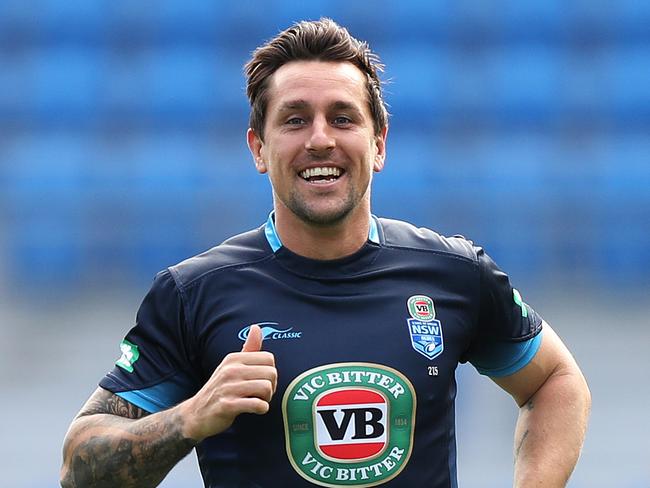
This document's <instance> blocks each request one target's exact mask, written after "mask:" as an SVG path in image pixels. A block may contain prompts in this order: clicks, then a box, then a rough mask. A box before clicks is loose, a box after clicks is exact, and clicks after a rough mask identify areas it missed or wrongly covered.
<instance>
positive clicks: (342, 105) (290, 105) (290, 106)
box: [279, 99, 360, 113]
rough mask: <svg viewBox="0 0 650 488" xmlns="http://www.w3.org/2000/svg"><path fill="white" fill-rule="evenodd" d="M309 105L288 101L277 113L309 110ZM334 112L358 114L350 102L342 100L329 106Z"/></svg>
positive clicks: (356, 108)
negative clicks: (349, 111)
mask: <svg viewBox="0 0 650 488" xmlns="http://www.w3.org/2000/svg"><path fill="white" fill-rule="evenodd" d="M309 106H310V104H309V103H308V102H307V101H306V100H302V99H298V100H288V101H286V102H284V103H283V104H282V105H280V108H279V111H281V112H284V111H287V110H304V109H306V108H309ZM331 108H332V109H334V110H352V111H354V112H357V113H358V112H360V110H359V108H358V107H357V106H356V105H355V104H353V103H350V102H345V101H343V100H339V101H336V102H334V103H333V104H332V106H331Z"/></svg>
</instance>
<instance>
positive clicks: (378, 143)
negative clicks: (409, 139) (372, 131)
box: [372, 126, 388, 173]
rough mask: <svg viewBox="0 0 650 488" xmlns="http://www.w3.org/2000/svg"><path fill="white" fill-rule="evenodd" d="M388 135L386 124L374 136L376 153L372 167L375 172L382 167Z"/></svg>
mask: <svg viewBox="0 0 650 488" xmlns="http://www.w3.org/2000/svg"><path fill="white" fill-rule="evenodd" d="M387 136H388V126H385V127H384V128H383V129H382V130H381V132H380V133H379V134H378V135H376V136H375V147H376V149H377V154H376V156H375V162H374V164H373V166H372V169H373V170H374V171H375V173H379V172H380V171H381V170H382V169H384V162H385V161H386V137H387Z"/></svg>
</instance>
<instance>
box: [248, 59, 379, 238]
mask: <svg viewBox="0 0 650 488" xmlns="http://www.w3.org/2000/svg"><path fill="white" fill-rule="evenodd" d="M385 141H386V129H384V130H383V131H382V132H381V134H380V135H378V136H376V135H375V134H374V126H373V120H372V117H371V114H370V109H369V107H368V94H367V91H366V80H365V76H364V75H363V74H362V72H361V71H360V70H359V69H358V68H357V67H356V66H354V65H353V64H351V63H348V62H322V61H292V62H290V63H287V64H285V65H283V66H282V67H280V68H279V69H278V70H277V71H276V72H275V73H274V74H273V76H272V77H271V79H270V80H269V91H268V106H267V111H266V124H265V128H264V141H262V139H261V138H259V137H257V135H256V134H254V133H253V132H252V131H251V130H249V132H248V144H249V147H250V149H251V152H252V153H253V157H254V158H255V165H256V167H257V170H258V171H259V172H260V173H267V172H268V174H269V178H270V180H271V184H272V186H273V194H274V202H275V207H276V210H277V211H278V212H280V211H283V210H284V208H286V209H288V210H290V211H291V212H292V213H293V214H294V215H295V216H297V217H298V218H299V219H300V220H302V221H303V222H305V223H308V224H312V225H321V226H323V225H331V224H336V223H338V222H341V221H342V220H343V219H344V218H345V217H347V216H348V215H350V214H351V213H352V212H354V211H360V212H366V213H367V212H369V210H370V182H371V180H372V173H373V171H380V170H381V169H382V168H383V164H384V156H385ZM282 207H284V208H282Z"/></svg>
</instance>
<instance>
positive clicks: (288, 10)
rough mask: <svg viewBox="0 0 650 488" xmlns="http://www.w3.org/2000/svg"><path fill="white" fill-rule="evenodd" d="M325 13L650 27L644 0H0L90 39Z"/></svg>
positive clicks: (397, 23)
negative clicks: (139, 29)
mask: <svg viewBox="0 0 650 488" xmlns="http://www.w3.org/2000/svg"><path fill="white" fill-rule="evenodd" d="M321 16H331V17H333V18H335V19H336V20H337V21H339V22H341V23H343V24H346V25H349V26H350V28H351V30H353V31H354V32H355V33H357V35H359V36H361V37H367V38H370V39H376V38H379V37H381V36H391V35H395V34H396V33H404V32H409V34H410V36H411V37H412V38H413V37H415V38H428V37H430V36H432V35H433V36H435V35H441V36H445V35H449V34H450V33H453V32H454V31H459V30H460V31H463V30H465V31H467V32H468V33H471V32H472V31H474V32H476V31H480V32H491V31H498V32H499V33H501V34H506V35H507V34H509V33H515V34H519V35H525V36H530V35H531V34H533V35H534V34H535V33H542V34H544V33H546V35H549V34H550V35H552V36H553V37H554V38H560V37H562V35H567V36H571V35H575V32H574V31H575V28H576V26H577V27H580V28H581V29H582V30H585V29H586V30H589V29H591V30H592V31H596V32H605V33H614V34H616V35H617V36H623V37H624V36H626V35H630V34H631V33H639V32H641V33H643V32H646V33H647V25H648V22H650V7H648V3H647V2H644V1H643V0H619V1H617V2H615V3H613V2H611V1H608V0H582V1H578V2H571V3H570V4H567V2H563V1H561V0H528V1H526V2H521V1H517V0H500V1H496V2H489V3H486V2H482V1H480V0H463V1H436V2H431V1H427V0H419V1H414V0H411V1H408V2H393V1H391V0H376V1H374V2H373V4H372V7H369V5H368V4H367V3H365V2H349V1H345V0H315V1H311V2H304V3H303V4H296V3H295V2H289V1H278V0H274V1H269V2H267V3H266V4H265V8H259V3H258V2H257V1H255V0H239V1H234V0H229V1H224V2H206V1H204V0H158V1H156V2H152V1H142V2H132V1H129V0H100V1H95V2H87V1H84V0H35V1H30V2H24V1H21V0H4V1H3V2H2V3H1V4H0V27H9V32H12V30H14V29H18V30H19V29H27V30H36V31H37V33H40V34H45V35H47V34H54V35H61V36H64V37H69V36H71V35H74V34H75V33H76V34H77V35H81V36H82V37H84V38H87V37H88V36H100V37H101V36H102V35H106V34H110V33H111V32H113V31H116V30H117V31H120V30H122V29H123V28H124V27H125V26H126V27H131V26H143V27H148V28H150V29H151V30H152V32H146V31H145V32H146V33H147V34H150V35H159V34H160V32H161V31H162V32H164V33H171V35H179V34H181V35H190V36H192V35H194V36H195V35H197V33H205V34H208V35H210V36H217V37H219V36H225V37H231V38H232V37H235V38H240V37H241V36H242V34H244V33H243V32H242V29H249V30H253V31H258V32H260V33H262V34H264V33H265V34H266V35H267V36H269V35H272V34H273V33H274V32H275V31H277V30H278V29H281V28H284V27H286V26H287V25H288V24H290V23H291V22H292V21H295V20H296V19H302V18H310V19H313V18H319V17H321ZM386 19H390V22H387V21H386ZM2 30H3V29H1V28H0V32H1V31H2ZM5 31H6V29H5Z"/></svg>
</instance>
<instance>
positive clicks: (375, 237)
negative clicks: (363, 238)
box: [368, 214, 379, 244]
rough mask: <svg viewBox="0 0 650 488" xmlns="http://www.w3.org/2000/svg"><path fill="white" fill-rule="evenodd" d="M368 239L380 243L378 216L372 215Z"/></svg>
mask: <svg viewBox="0 0 650 488" xmlns="http://www.w3.org/2000/svg"><path fill="white" fill-rule="evenodd" d="M368 240H369V241H370V242H373V243H375V244H379V229H377V217H375V216H374V215H372V214H371V215H370V230H369V231H368Z"/></svg>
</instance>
